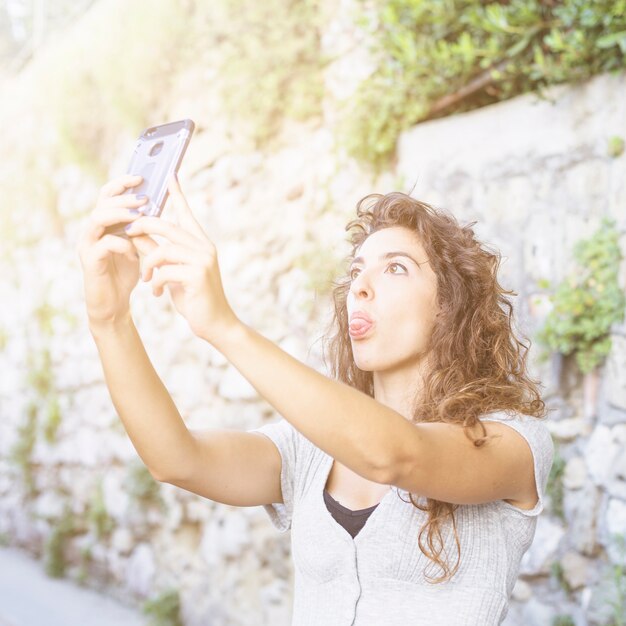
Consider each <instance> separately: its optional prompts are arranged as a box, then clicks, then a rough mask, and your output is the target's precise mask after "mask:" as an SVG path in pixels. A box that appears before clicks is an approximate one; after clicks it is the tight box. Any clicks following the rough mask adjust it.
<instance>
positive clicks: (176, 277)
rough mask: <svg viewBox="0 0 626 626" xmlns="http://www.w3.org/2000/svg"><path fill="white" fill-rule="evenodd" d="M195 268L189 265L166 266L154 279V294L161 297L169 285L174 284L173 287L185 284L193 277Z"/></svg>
mask: <svg viewBox="0 0 626 626" xmlns="http://www.w3.org/2000/svg"><path fill="white" fill-rule="evenodd" d="M193 270H194V268H192V267H190V266H189V265H166V266H165V267H162V268H161V269H160V270H159V271H158V272H157V273H156V274H155V275H154V276H153V278H152V293H153V294H154V295H155V296H157V297H158V296H160V295H161V294H162V293H163V288H164V286H165V285H166V284H167V283H172V287H174V286H175V285H179V284H181V283H182V284H184V283H187V282H188V281H189V279H190V278H192V276H193Z"/></svg>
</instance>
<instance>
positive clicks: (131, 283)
mask: <svg viewBox="0 0 626 626" xmlns="http://www.w3.org/2000/svg"><path fill="white" fill-rule="evenodd" d="M141 180H142V177H141V176H132V175H130V174H126V175H124V176H120V177H119V178H114V179H113V180H110V181H109V182H107V183H106V184H104V185H103V186H102V188H101V189H100V193H99V195H98V201H97V204H96V207H95V209H94V210H93V211H92V212H91V215H90V219H89V223H88V225H87V227H86V228H85V229H84V230H83V232H82V234H81V235H80V237H79V240H78V245H77V247H76V251H77V252H78V255H79V257H80V262H81V265H82V268H83V279H84V289H85V303H86V305H87V315H88V317H89V322H90V324H92V323H93V324H109V323H113V322H115V321H117V320H120V319H122V318H123V317H125V316H126V315H128V314H129V313H130V294H131V292H132V290H133V289H134V287H135V285H136V284H137V282H138V281H139V275H140V272H139V258H138V256H137V252H136V250H135V246H134V245H133V244H132V242H131V241H130V240H129V239H124V238H123V237H119V236H118V235H112V234H104V231H105V228H106V227H107V226H110V225H112V224H117V223H119V222H129V223H130V222H132V221H134V220H135V219H137V218H138V217H140V216H141V215H142V213H141V211H140V212H139V213H136V214H133V213H131V209H140V208H141V207H142V206H143V205H144V204H145V203H146V198H144V199H142V200H137V199H136V197H135V196H134V195H132V194H124V193H123V192H124V191H126V189H129V188H132V187H136V186H137V185H139V184H140V183H141Z"/></svg>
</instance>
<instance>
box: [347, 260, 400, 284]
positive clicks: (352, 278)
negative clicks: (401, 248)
mask: <svg viewBox="0 0 626 626" xmlns="http://www.w3.org/2000/svg"><path fill="white" fill-rule="evenodd" d="M392 265H396V266H397V267H401V268H402V269H403V270H404V271H405V272H407V269H406V267H405V266H404V265H402V263H396V262H395V261H394V262H392V263H389V265H387V267H388V268H389V267H391V266H392ZM358 270H359V268H358V267H353V268H352V269H351V270H350V280H354V272H357V271H358ZM391 273H392V274H397V273H398V272H391Z"/></svg>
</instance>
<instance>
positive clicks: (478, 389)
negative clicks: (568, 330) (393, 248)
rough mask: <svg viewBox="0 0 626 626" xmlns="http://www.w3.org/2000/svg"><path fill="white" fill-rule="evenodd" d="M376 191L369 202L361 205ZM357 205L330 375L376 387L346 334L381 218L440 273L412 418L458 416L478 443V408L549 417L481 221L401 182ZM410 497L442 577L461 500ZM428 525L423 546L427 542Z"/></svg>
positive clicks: (333, 325) (326, 356)
mask: <svg viewBox="0 0 626 626" xmlns="http://www.w3.org/2000/svg"><path fill="white" fill-rule="evenodd" d="M370 199H372V200H373V202H372V203H371V206H369V207H367V206H364V205H365V203H366V201H368V200H370ZM356 213H357V218H356V219H353V220H351V221H350V222H349V223H348V224H347V225H346V228H345V229H346V231H353V232H352V233H351V235H350V241H351V243H352V251H351V253H350V254H349V255H348V256H347V257H346V258H345V261H346V275H344V276H343V277H341V278H340V279H339V280H335V281H333V283H332V285H333V289H332V295H333V301H334V314H333V316H332V319H331V321H330V324H329V326H328V328H327V330H326V332H325V333H324V335H323V337H322V339H323V342H324V348H323V360H324V362H325V365H326V366H327V367H328V369H329V371H330V373H331V375H332V377H333V378H335V379H337V380H340V381H342V382H344V383H346V384H348V385H350V386H352V387H355V388H356V389H359V390H360V391H362V392H364V393H366V394H368V395H369V396H371V397H374V383H373V374H372V372H367V371H362V370H360V369H359V368H358V367H357V366H356V364H355V362H354V358H353V354H352V344H351V342H350V340H349V334H348V314H347V305H346V300H347V294H348V292H349V290H350V275H349V273H348V272H347V268H349V264H350V262H351V261H352V259H354V257H355V255H356V253H357V250H358V249H359V248H360V246H361V244H362V243H363V242H364V241H365V239H366V238H367V237H368V236H369V235H371V234H372V233H374V232H376V231H379V230H381V229H383V228H389V227H392V226H404V227H406V228H409V229H411V230H412V231H413V232H415V233H416V234H417V235H418V237H419V240H420V242H421V243H422V245H423V247H424V250H425V251H426V254H427V258H428V260H429V261H430V264H431V267H432V269H433V271H434V272H435V274H436V278H437V291H438V304H439V306H440V312H439V314H438V316H437V318H436V321H435V325H434V328H433V331H432V335H431V337H430V341H429V344H428V346H427V349H426V354H427V355H428V357H429V367H428V371H427V373H426V374H425V376H424V380H423V387H422V389H421V390H420V391H419V392H417V391H416V394H415V397H414V402H413V411H412V416H411V420H412V422H414V423H418V422H447V423H454V424H461V425H462V426H463V429H464V432H465V435H466V436H467V437H468V438H469V439H470V440H471V441H473V443H474V445H475V446H477V447H481V446H482V445H484V444H485V443H486V441H487V440H488V439H490V438H491V437H490V436H487V431H486V429H485V427H484V425H483V423H482V422H481V420H480V419H479V417H480V416H481V415H484V414H486V413H490V412H494V411H504V412H506V413H507V414H509V413H510V414H512V415H514V414H516V413H522V414H526V415H530V416H533V417H537V418H544V417H545V416H546V414H547V410H546V406H545V403H544V402H543V400H542V399H541V394H540V391H539V388H538V385H540V384H541V383H540V382H539V381H537V380H533V379H531V378H529V377H528V375H527V363H526V361H527V356H528V350H529V348H530V342H528V343H527V344H525V343H523V342H522V341H520V340H519V339H518V338H517V337H516V335H515V332H514V330H513V305H512V304H511V302H510V301H509V299H508V298H507V297H506V296H507V295H517V293H516V292H514V291H511V290H506V289H503V288H502V286H501V285H500V284H499V283H498V278H497V273H498V267H499V265H500V261H501V256H500V253H499V252H498V251H496V250H491V251H490V250H488V249H486V247H485V245H484V244H481V243H480V242H479V241H477V240H476V238H475V235H474V231H473V229H472V226H473V225H474V224H476V221H474V222H470V223H469V224H467V225H466V226H461V225H460V224H459V223H458V221H457V219H456V218H455V217H454V216H453V215H452V214H451V213H450V212H449V211H447V210H445V209H441V208H439V207H437V208H435V207H434V206H432V205H430V204H428V203H426V202H422V201H419V200H416V199H415V198H412V197H411V196H410V195H407V194H405V193H402V192H399V191H394V192H391V193H387V194H385V195H383V194H378V193H372V194H369V195H367V196H365V197H364V198H362V199H361V200H359V202H358V203H357V208H356ZM328 361H330V363H329V362H328ZM477 424H480V428H481V430H482V433H483V436H481V437H477V438H476V439H474V438H473V437H472V434H471V432H470V431H471V430H474V427H475V426H476V425H477ZM410 500H411V503H412V504H413V505H414V506H415V507H417V508H418V509H420V510H421V511H427V512H428V519H427V521H426V523H425V524H424V525H423V526H422V528H421V529H420V533H419V536H418V544H419V547H420V550H421V551H422V552H423V553H424V555H426V557H427V558H429V559H430V560H431V561H433V562H434V563H435V564H436V565H439V567H441V568H442V570H443V575H442V576H440V577H438V578H432V577H430V581H431V582H434V583H439V582H445V581H447V580H449V579H450V578H451V577H452V576H453V575H454V574H455V573H456V572H457V570H458V568H459V565H460V544H459V538H458V533H457V529H456V520H455V516H454V511H455V510H456V509H457V508H458V506H459V505H458V504H453V503H449V502H442V501H439V500H435V499H432V498H428V499H427V502H426V506H420V505H419V504H418V503H417V502H415V501H414V499H413V494H410ZM446 520H449V521H451V523H452V525H453V528H454V536H455V540H456V546H457V553H458V560H457V563H456V565H455V567H454V568H453V569H452V570H451V569H450V567H449V565H448V564H447V563H446V562H444V561H443V560H442V559H441V558H440V556H441V552H442V549H443V542H442V539H441V528H440V523H441V522H444V521H446ZM426 530H428V536H427V542H428V547H427V548H426V547H425V546H424V545H423V542H422V535H423V534H424V532H425V531H426ZM435 536H437V542H438V545H437V546H435ZM427 578H429V577H427Z"/></svg>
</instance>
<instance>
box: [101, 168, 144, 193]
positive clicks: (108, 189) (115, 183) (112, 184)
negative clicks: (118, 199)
mask: <svg viewBox="0 0 626 626" xmlns="http://www.w3.org/2000/svg"><path fill="white" fill-rule="evenodd" d="M142 180H143V177H142V176H139V175H138V174H137V175H133V174H124V175H123V176H119V177H118V178H114V179H113V180H110V181H109V182H107V183H105V184H104V185H102V187H101V188H100V194H99V196H98V197H99V198H110V197H111V196H117V195H119V194H121V193H124V192H125V191H126V190H127V189H129V188H131V187H136V186H137V185H139V183H141V181H142Z"/></svg>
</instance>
